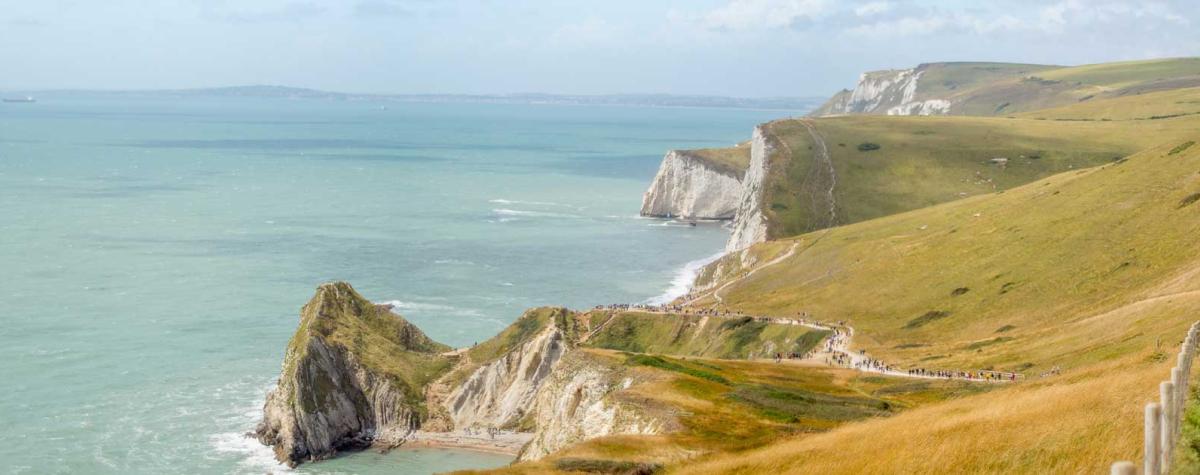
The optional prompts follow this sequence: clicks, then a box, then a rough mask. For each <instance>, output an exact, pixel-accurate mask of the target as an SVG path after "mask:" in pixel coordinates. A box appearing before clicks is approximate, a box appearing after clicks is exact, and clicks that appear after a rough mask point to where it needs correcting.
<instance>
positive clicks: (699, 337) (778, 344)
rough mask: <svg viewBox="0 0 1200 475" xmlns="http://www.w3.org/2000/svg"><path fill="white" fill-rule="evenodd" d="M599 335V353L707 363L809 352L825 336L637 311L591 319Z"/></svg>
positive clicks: (595, 339)
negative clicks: (603, 350)
mask: <svg viewBox="0 0 1200 475" xmlns="http://www.w3.org/2000/svg"><path fill="white" fill-rule="evenodd" d="M591 320H592V321H593V322H599V324H598V325H599V326H598V330H597V331H596V332H595V334H593V335H591V337H590V338H589V339H588V340H587V345H588V346H592V347H596V348H606V349H611V350H621V351H628V352H637V353H652V354H668V355H676V356H701V357H707V358H725V359H747V358H770V357H773V356H774V355H775V354H776V353H792V352H794V353H805V352H807V351H808V350H810V349H812V348H813V347H814V346H816V344H817V343H818V342H820V341H821V340H822V339H824V338H825V336H826V335H827V334H828V333H827V332H824V331H820V330H814V329H811V328H808V327H803V326H799V325H778V324H769V323H764V322H756V321H753V320H752V319H750V318H745V317H715V316H714V317H698V316H694V315H658V314H649V313H639V312H620V313H612V314H606V315H604V314H593V315H592V316H591Z"/></svg>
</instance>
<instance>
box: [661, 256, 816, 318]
mask: <svg viewBox="0 0 1200 475" xmlns="http://www.w3.org/2000/svg"><path fill="white" fill-rule="evenodd" d="M799 245H800V243H798V242H796V243H792V247H789V248H788V250H787V252H785V253H783V255H781V256H779V257H776V258H774V259H771V260H769V261H767V262H766V263H765V264H763V265H761V266H758V267H755V268H753V269H750V272H747V273H746V274H745V275H743V276H741V277H738V278H736V279H733V280H731V281H729V282H726V283H725V284H723V285H721V286H720V287H717V289H716V290H713V291H712V296H713V299H716V301H717V303H725V300H723V299H722V298H721V291H722V290H725V287H729V286H730V285H733V284H736V283H738V282H741V281H742V280H744V279H746V278H748V277H750V276H752V275H754V273H755V272H758V271H760V270H762V269H764V268H767V267H771V266H773V265H775V264H778V263H780V262H783V261H784V260H786V259H787V258H789V257H792V254H795V253H796V247H797V246H799ZM702 297H704V295H701V296H699V297H696V298H694V299H692V300H690V301H688V302H686V303H684V305H690V304H691V303H692V302H695V301H696V300H699V299H700V298H702Z"/></svg>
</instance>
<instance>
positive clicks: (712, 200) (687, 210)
mask: <svg viewBox="0 0 1200 475" xmlns="http://www.w3.org/2000/svg"><path fill="white" fill-rule="evenodd" d="M741 191H742V185H741V180H740V177H739V176H738V174H737V173H736V172H733V171H729V170H722V169H719V168H717V167H714V166H712V165H710V164H708V163H707V162H705V161H704V160H703V159H701V158H699V157H697V156H695V155H693V154H690V153H688V152H687V151H682V150H672V151H670V152H667V155H666V156H665V157H663V161H662V165H660V166H659V167H658V174H657V175H655V176H654V181H653V182H651V184H650V189H649V190H647V191H646V193H645V195H643V196H642V211H641V214H642V216H654V217H660V218H668V217H672V218H684V219H731V218H733V215H734V211H735V210H736V209H737V205H738V200H739V198H740V196H741Z"/></svg>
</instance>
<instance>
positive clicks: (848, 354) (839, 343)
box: [637, 308, 1022, 383]
mask: <svg viewBox="0 0 1200 475" xmlns="http://www.w3.org/2000/svg"><path fill="white" fill-rule="evenodd" d="M637 311H639V312H645V313H652V314H657V315H663V316H672V315H681V314H683V315H686V314H688V313H687V312H673V311H662V310H655V309H644V308H643V309H637ZM745 316H749V315H740V314H739V315H729V317H745ZM705 318H707V316H705ZM754 318H758V319H761V320H764V321H767V322H769V323H773V324H777V325H800V326H804V327H808V328H812V329H814V330H823V331H828V332H832V334H831V335H830V336H829V337H826V339H824V340H821V342H820V343H818V348H819V350H818V351H815V352H814V353H813V354H812V356H809V357H808V358H805V359H802V360H799V361H801V362H804V363H809V364H815V365H824V366H839V367H845V368H851V369H856V370H858V371H862V372H865V373H875V374H882V375H887V376H894V377H897V378H913V379H954V380H959V381H975V382H990V383H1007V382H1011V381H1013V380H1014V379H1010V377H1009V375H1012V374H1013V373H1003V372H989V373H991V374H992V375H993V377H992V378H987V377H983V376H982V374H983V372H981V371H978V370H971V371H956V370H946V371H943V372H942V374H919V373H909V372H908V371H905V370H901V369H895V367H893V366H892V365H889V364H887V363H883V362H880V361H878V360H876V359H874V358H871V357H870V356H868V355H866V354H865V353H861V352H855V351H850V340H851V338H853V337H854V328H852V327H850V326H848V325H844V324H842V325H838V326H833V325H826V324H823V323H818V322H814V321H811V320H808V319H791V318H779V317H754ZM835 356H841V357H842V358H843V359H844V363H842V364H836V363H831V362H830V359H831V358H832V357H835ZM872 362H874V363H877V364H872ZM968 374H970V375H973V376H967V375H968ZM1000 375H1003V376H1000ZM1021 378H1022V376H1020V375H1017V376H1016V379H1021Z"/></svg>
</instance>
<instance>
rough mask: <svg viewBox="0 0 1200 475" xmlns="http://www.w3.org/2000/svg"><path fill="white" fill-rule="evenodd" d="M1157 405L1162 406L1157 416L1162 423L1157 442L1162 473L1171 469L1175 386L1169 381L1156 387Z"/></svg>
mask: <svg viewBox="0 0 1200 475" xmlns="http://www.w3.org/2000/svg"><path fill="white" fill-rule="evenodd" d="M1158 396H1159V404H1161V405H1162V408H1161V410H1160V411H1159V414H1160V415H1161V416H1162V417H1160V419H1162V423H1161V425H1160V427H1159V442H1158V452H1159V457H1160V458H1161V460H1160V461H1159V462H1158V466H1159V468H1160V469H1161V470H1162V472H1168V471H1169V470H1170V468H1171V448H1172V446H1173V445H1174V444H1173V443H1172V442H1174V433H1173V431H1174V430H1175V429H1174V428H1173V427H1172V423H1173V421H1172V419H1171V415H1172V414H1174V413H1175V385H1174V384H1173V383H1171V382H1170V381H1163V382H1162V384H1159V385H1158Z"/></svg>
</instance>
